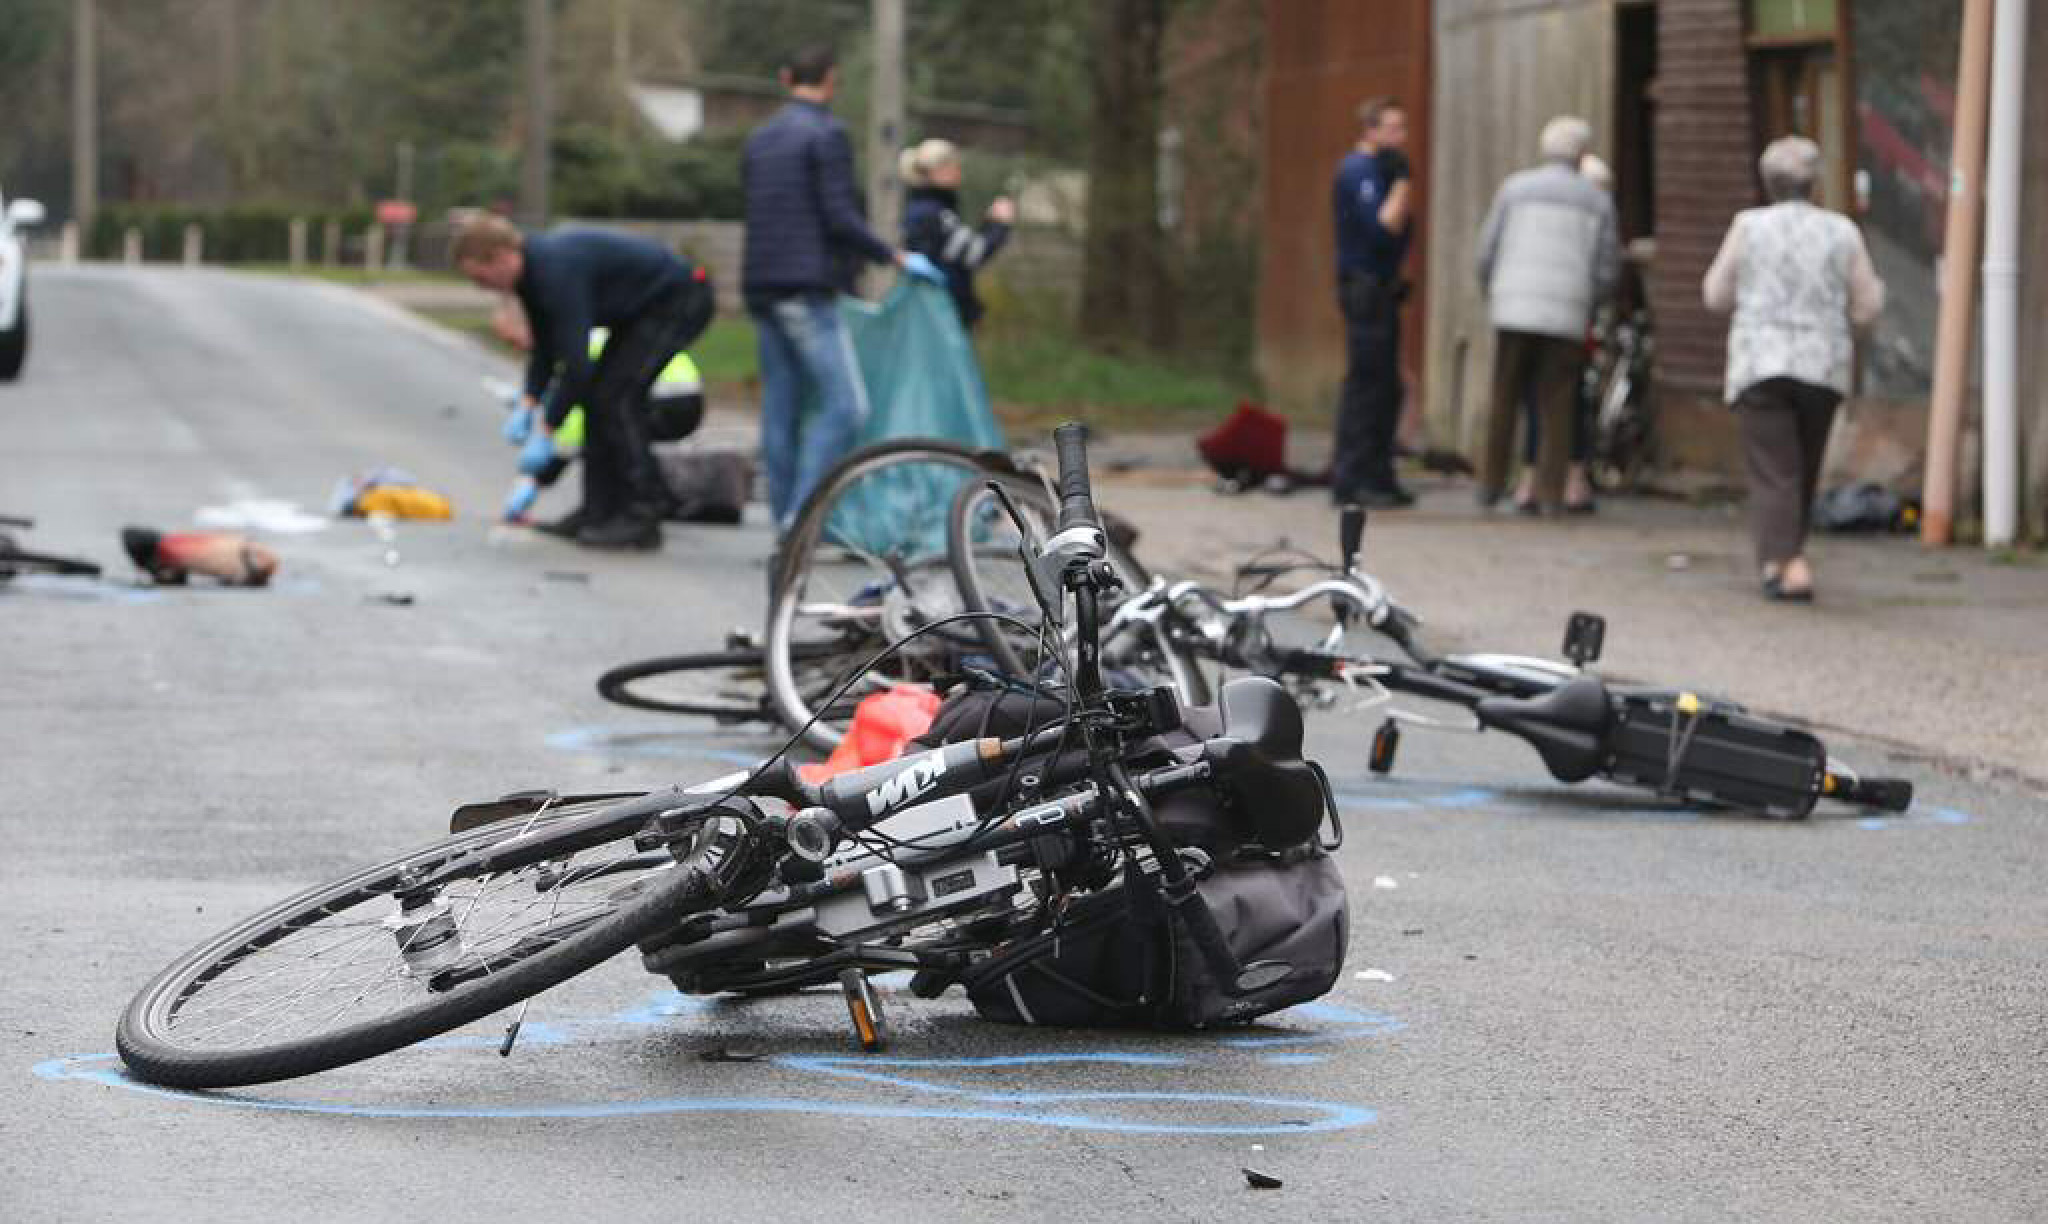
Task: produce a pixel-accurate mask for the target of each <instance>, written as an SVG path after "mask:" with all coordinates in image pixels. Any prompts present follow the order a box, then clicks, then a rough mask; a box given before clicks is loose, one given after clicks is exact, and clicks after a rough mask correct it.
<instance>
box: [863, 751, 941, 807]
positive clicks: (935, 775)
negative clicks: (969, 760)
mask: <svg viewBox="0 0 2048 1224" xmlns="http://www.w3.org/2000/svg"><path fill="white" fill-rule="evenodd" d="M945 772H946V762H945V760H944V759H943V758H942V756H941V755H940V754H939V753H936V752H935V753H933V754H932V755H930V756H928V757H925V758H924V759H923V760H920V761H912V762H911V763H910V764H908V765H905V766H904V767H903V771H902V772H901V773H899V774H896V775H895V776H894V777H892V778H890V779H889V780H888V781H887V782H884V783H882V784H881V785H880V786H877V787H876V788H875V789H873V790H871V791H869V792H868V815H870V816H877V817H879V816H880V815H882V813H884V812H893V811H895V810H896V809H897V808H900V807H903V806H904V805H906V804H908V803H909V802H910V801H911V800H913V799H915V798H917V797H918V796H919V795H922V794H924V793H925V792H926V791H929V790H930V789H931V788H932V787H934V786H937V785H938V783H939V775H940V774H942V773H945Z"/></svg>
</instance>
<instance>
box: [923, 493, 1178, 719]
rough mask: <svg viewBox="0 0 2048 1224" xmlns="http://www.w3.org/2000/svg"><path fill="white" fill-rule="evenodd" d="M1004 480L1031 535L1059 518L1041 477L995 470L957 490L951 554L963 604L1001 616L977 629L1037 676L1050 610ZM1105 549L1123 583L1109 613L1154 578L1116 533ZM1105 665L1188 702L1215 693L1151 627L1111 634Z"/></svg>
mask: <svg viewBox="0 0 2048 1224" xmlns="http://www.w3.org/2000/svg"><path fill="white" fill-rule="evenodd" d="M991 479H992V480H993V481H994V483H996V484H999V485H1001V486H1002V488H1003V491H1004V493H1006V494H1008V496H1009V498H1010V503H1011V504H1012V505H1014V506H1015V507H1016V508H1017V512H1018V513H1019V514H1020V515H1021V516H1022V517H1023V519H1024V523H1025V526H1026V527H1027V528H1028V529H1029V530H1030V532H1031V534H1032V535H1033V536H1034V537H1035V538H1037V539H1039V540H1043V539H1044V538H1045V537H1047V536H1048V535H1050V534H1051V527H1052V524H1053V521H1054V514H1053V509H1052V500H1051V498H1050V497H1049V496H1048V495H1047V494H1046V492H1045V489H1044V487H1043V486H1042V485H1040V484H1039V483H1038V482H1037V481H1035V480H1031V479H1028V478H1018V477H1001V476H998V477H992V478H986V479H983V480H979V481H976V482H974V483H972V484H968V485H963V486H962V487H961V488H960V489H959V491H958V492H957V493H956V494H955V496H954V500H953V505H952V508H951V510H950V517H949V520H948V525H947V533H946V538H947V559H948V563H949V564H950V565H951V566H952V568H953V577H954V581H955V583H956V584H957V585H958V586H959V588H960V599H961V603H962V604H963V606H964V607H965V608H966V609H967V610H968V611H971V612H992V613H997V614H999V616H1000V618H1001V619H995V618H989V619H982V620H976V621H975V622H974V630H975V632H976V634H977V635H979V637H980V639H981V642H982V645H983V646H984V647H985V648H986V649H987V650H988V653H989V654H990V656H992V658H993V660H994V662H995V664H996V666H997V667H998V669H999V670H1001V671H1002V672H1004V673H1005V674H1007V675H1011V676H1020V677H1035V676H1037V675H1038V674H1039V673H1040V672H1041V671H1042V670H1043V662H1044V652H1045V650H1046V648H1047V647H1048V646H1049V645H1052V643H1051V642H1049V641H1044V640H1041V637H1040V634H1039V624H1040V621H1041V620H1042V614H1041V613H1040V611H1039V607H1038V601H1037V599H1036V598H1035V597H1034V596H1033V595H1032V592H1031V581H1030V578H1029V563H1028V562H1027V561H1026V560H1025V552H1024V550H1023V548H1022V547H1020V546H1021V545H1022V544H1023V540H1022V539H1021V538H1020V537H1019V535H1018V532H1017V525H1016V523H1015V522H1014V521H1012V520H1011V518H1010V516H1009V513H1008V512H1007V511H1006V510H1004V508H1003V506H1002V503H1001V501H1000V500H999V499H998V498H997V496H996V494H995V493H994V492H993V491H992V490H991V489H990V488H989V487H988V486H989V483H990V480H991ZM1104 546H1105V555H1106V556H1107V558H1108V560H1109V564H1110V567H1111V568H1112V569H1113V570H1114V571H1115V572H1116V575H1117V578H1118V579H1119V580H1120V581H1121V582H1122V583H1123V590H1122V592H1120V593H1119V594H1118V595H1117V596H1115V597H1112V598H1109V599H1106V600H1104V602H1103V615H1104V616H1105V618H1106V617H1108V616H1109V615H1110V614H1111V613H1113V612H1114V610H1115V608H1116V607H1117V606H1118V604H1119V603H1120V602H1121V601H1122V600H1123V599H1126V598H1128V597H1130V596H1131V595H1134V594H1136V593H1138V592H1139V591H1142V590H1144V589H1145V587H1146V586H1147V584H1148V583H1150V581H1151V577H1150V575H1149V574H1147V573H1146V571H1145V568H1144V567H1143V566H1142V565H1140V564H1138V561H1137V559H1136V558H1135V557H1133V556H1131V554H1130V553H1129V551H1127V550H1126V549H1124V548H1122V547H1120V546H1119V545H1118V544H1117V543H1116V542H1115V541H1114V540H1105V541H1104ZM1103 665H1104V666H1105V667H1106V668H1108V669H1109V670H1110V671H1112V672H1113V673H1122V678H1123V680H1124V681H1126V682H1134V683H1147V684H1172V685H1173V686H1174V687H1175V688H1176V689H1177V690H1178V691H1179V692H1180V694H1181V698H1182V700H1184V701H1190V702H1198V701H1203V700H1206V699H1207V695H1208V688H1207V686H1206V685H1205V684H1203V683H1202V682H1201V681H1200V680H1199V678H1198V677H1197V676H1196V674H1195V667H1194V664H1193V663H1192V662H1190V661H1189V660H1188V659H1187V657H1186V656H1185V654H1184V653H1183V652H1181V651H1180V650H1178V649H1176V648H1175V647H1174V645H1173V644H1172V643H1171V642H1169V641H1165V640H1164V639H1163V638H1162V637H1160V636H1159V635H1158V634H1157V633H1155V632H1153V631H1152V630H1151V629H1150V628H1149V627H1145V628H1140V627H1137V626H1132V627H1130V628H1129V629H1128V630H1127V631H1126V632H1123V633H1120V634H1117V635H1114V636H1110V637H1107V638H1105V640H1104V642H1103Z"/></svg>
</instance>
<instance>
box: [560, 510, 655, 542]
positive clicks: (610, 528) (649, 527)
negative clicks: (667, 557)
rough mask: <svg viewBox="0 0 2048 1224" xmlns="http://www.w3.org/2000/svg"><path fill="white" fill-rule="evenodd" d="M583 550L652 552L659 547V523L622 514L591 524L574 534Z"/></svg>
mask: <svg viewBox="0 0 2048 1224" xmlns="http://www.w3.org/2000/svg"><path fill="white" fill-rule="evenodd" d="M576 542H577V543H578V544H581V545H582V546H583V547H585V548H610V549H628V548H637V549H645V550H652V549H656V548H660V547H661V523H660V522H658V521H657V520H655V519H651V518H642V517H639V516H635V515H625V514H622V515H620V516H619V517H618V518H615V519H607V520H605V521H604V522H602V523H592V524H590V525H588V526H586V527H584V528H583V529H582V530H581V531H578V532H577V533H576Z"/></svg>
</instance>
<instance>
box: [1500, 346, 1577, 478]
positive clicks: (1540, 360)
mask: <svg viewBox="0 0 2048 1224" xmlns="http://www.w3.org/2000/svg"><path fill="white" fill-rule="evenodd" d="M1585 364H1586V346H1585V344H1584V343H1583V342H1581V341H1578V340H1565V339H1561V338H1559V337H1557V336H1544V335H1538V334H1537V333H1535V332H1521V331H1506V330H1503V331H1499V332H1496V333H1495V334H1494V349H1493V401H1492V403H1491V404H1490V405H1489V407H1488V412H1487V418H1486V446H1485V449H1484V450H1483V451H1482V452H1481V453H1480V456H1479V494H1480V496H1481V497H1482V498H1483V499H1485V500H1487V501H1493V500H1495V499H1496V498H1498V497H1499V496H1500V494H1501V490H1502V489H1504V488H1506V487H1507V480H1508V460H1509V458H1510V457H1511V456H1512V454H1513V452H1514V442H1515V418H1516V416H1518V415H1519V413H1518V412H1517V409H1519V408H1520V407H1521V405H1522V404H1523V403H1524V402H1525V401H1526V402H1527V403H1529V404H1530V405H1532V406H1533V407H1534V409H1535V414H1536V419H1537V421H1538V422H1539V423H1540V424H1539V427H1538V429H1537V435H1538V438H1537V448H1536V500H1537V502H1538V503H1539V504H1541V505H1544V506H1550V507H1556V506H1559V505H1562V504H1563V502H1564V470H1565V464H1566V462H1567V456H1568V455H1569V453H1570V449H1571V430H1572V411H1573V407H1574V405H1575V404H1576V402H1577V397H1578V393H1579V376H1580V374H1581V373H1583V372H1584V369H1585Z"/></svg>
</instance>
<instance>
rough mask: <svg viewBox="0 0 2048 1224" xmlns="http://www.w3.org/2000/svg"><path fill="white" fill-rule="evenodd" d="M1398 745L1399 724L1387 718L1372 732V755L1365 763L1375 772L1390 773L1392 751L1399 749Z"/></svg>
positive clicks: (1391, 768)
mask: <svg viewBox="0 0 2048 1224" xmlns="http://www.w3.org/2000/svg"><path fill="white" fill-rule="evenodd" d="M1400 747H1401V725H1400V724H1399V723H1397V722H1395V721H1394V720H1393V719H1391V718H1389V719H1388V720H1386V721H1385V722H1383V723H1381V724H1380V728H1379V730H1377V731H1375V732H1373V733H1372V755H1371V756H1370V757H1368V758H1367V759H1366V764H1367V765H1368V766H1370V767H1371V769H1372V771H1373V772H1374V773H1376V774H1383V773H1392V772H1393V770H1394V753H1395V752H1397V751H1399V750H1400Z"/></svg>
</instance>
